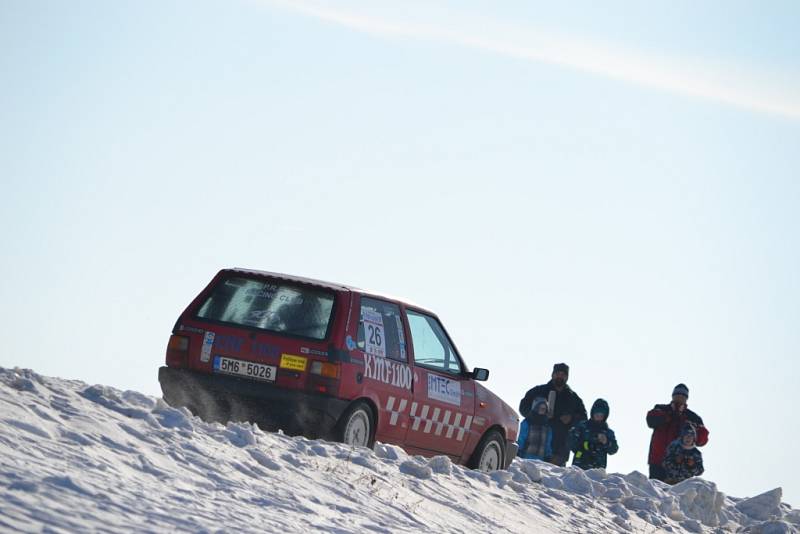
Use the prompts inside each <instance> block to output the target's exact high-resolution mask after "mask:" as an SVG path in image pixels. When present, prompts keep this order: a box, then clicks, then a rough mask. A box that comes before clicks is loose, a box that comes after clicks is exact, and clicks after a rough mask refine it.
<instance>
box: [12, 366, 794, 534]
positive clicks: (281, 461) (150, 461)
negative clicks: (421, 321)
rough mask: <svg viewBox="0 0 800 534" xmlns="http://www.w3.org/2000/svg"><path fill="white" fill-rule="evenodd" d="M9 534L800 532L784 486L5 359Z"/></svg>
mask: <svg viewBox="0 0 800 534" xmlns="http://www.w3.org/2000/svg"><path fill="white" fill-rule="evenodd" d="M0 419H1V420H2V423H0V494H1V495H0V530H3V531H14V532H42V531H48V532H86V531H98V532H121V531H134V530H135V531H150V532H166V531H176V530H177V531H189V532H198V531H209V532H212V531H213V532H216V531H231V532H237V531H242V532H255V531H259V532H265V531H266V532H308V531H323V532H337V533H345V532H353V533H362V532H365V531H373V532H415V533H416V532H420V531H428V532H490V531H491V532H647V533H653V532H749V533H764V534H766V533H780V532H798V528H800V510H793V509H791V508H790V507H789V506H788V505H786V504H782V503H781V490H780V488H777V489H775V490H772V491H770V492H767V493H764V494H762V495H759V496H757V497H753V498H750V499H736V498H733V497H729V496H726V495H724V494H723V493H720V492H719V491H718V490H717V487H716V485H715V484H714V483H713V482H709V481H707V480H703V479H699V478H695V479H690V480H687V481H684V482H682V483H680V484H677V485H675V486H672V487H670V486H667V485H665V484H662V483H661V482H657V481H650V480H648V479H647V477H646V476H644V475H643V474H641V473H639V472H633V473H630V474H628V475H620V474H609V473H606V472H605V471H603V470H600V469H596V470H591V471H581V470H580V469H577V468H572V467H568V468H560V467H556V466H552V465H549V464H545V463H542V462H538V461H535V460H519V459H517V460H515V461H514V462H513V463H512V465H511V467H510V468H509V469H508V470H507V471H496V472H493V473H491V474H485V473H481V472H477V471H472V470H469V469H466V468H463V467H461V466H458V465H453V464H452V463H451V462H450V460H449V459H448V458H447V457H444V456H437V457H435V458H432V459H424V458H421V457H418V456H409V455H407V454H406V453H405V452H403V451H402V450H401V449H400V448H398V447H394V446H391V445H383V444H377V445H376V447H375V450H368V449H351V448H348V447H346V446H344V445H342V444H339V443H330V442H326V441H310V440H307V439H305V438H301V437H289V436H286V435H283V434H281V433H277V434H274V433H267V432H262V431H261V430H260V429H259V428H258V427H255V426H252V425H250V424H234V423H230V424H228V425H227V426H223V425H220V424H218V423H213V424H210V423H205V422H203V421H201V420H200V419H197V418H195V417H193V416H192V415H191V414H190V413H189V412H188V411H186V410H184V409H181V410H178V409H175V408H172V407H170V406H168V405H167V404H165V403H164V402H163V401H162V400H161V399H156V398H153V397H149V396H146V395H142V394H140V393H137V392H133V391H124V392H123V391H119V390H116V389H113V388H110V387H105V386H88V385H86V384H85V383H83V382H79V381H71V380H63V379H59V378H48V377H44V376H40V375H38V374H36V373H34V372H32V371H30V370H27V369H5V368H1V367H0Z"/></svg>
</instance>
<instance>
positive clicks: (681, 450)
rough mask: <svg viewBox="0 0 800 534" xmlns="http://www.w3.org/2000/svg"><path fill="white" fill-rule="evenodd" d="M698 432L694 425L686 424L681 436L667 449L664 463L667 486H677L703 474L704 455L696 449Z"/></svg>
mask: <svg viewBox="0 0 800 534" xmlns="http://www.w3.org/2000/svg"><path fill="white" fill-rule="evenodd" d="M696 437H697V431H696V430H695V428H694V425H693V424H692V423H686V424H685V425H684V426H683V429H681V435H680V437H679V438H678V439H676V440H675V441H673V442H672V443H670V444H669V446H668V447H667V453H666V456H665V457H664V462H663V463H662V464H661V465H662V467H663V468H664V474H665V480H664V482H666V483H667V484H677V483H678V482H681V481H683V480H686V479H687V478H692V477H697V476H700V475H702V474H703V471H704V469H703V454H702V453H701V452H700V451H699V450H698V449H697V447H695V438H696Z"/></svg>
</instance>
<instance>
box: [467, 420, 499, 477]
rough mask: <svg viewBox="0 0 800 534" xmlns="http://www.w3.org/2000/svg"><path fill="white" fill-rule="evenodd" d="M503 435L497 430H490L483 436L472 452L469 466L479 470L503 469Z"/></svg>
mask: <svg viewBox="0 0 800 534" xmlns="http://www.w3.org/2000/svg"><path fill="white" fill-rule="evenodd" d="M503 449H504V447H503V436H502V435H501V434H500V432H498V431H497V430H492V431H490V432H488V433H487V434H486V435H484V436H483V438H482V439H481V441H480V443H478V446H477V447H475V452H474V453H472V461H471V462H470V464H471V465H470V467H472V468H473V469H478V470H479V471H496V470H497V469H503V467H505V463H504V461H503V460H504V458H503V456H504V453H503Z"/></svg>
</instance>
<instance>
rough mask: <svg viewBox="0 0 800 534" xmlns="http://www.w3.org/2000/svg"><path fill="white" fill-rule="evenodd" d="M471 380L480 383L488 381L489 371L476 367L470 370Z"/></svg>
mask: <svg viewBox="0 0 800 534" xmlns="http://www.w3.org/2000/svg"><path fill="white" fill-rule="evenodd" d="M472 378H473V379H474V380H478V381H480V382H485V381H486V380H488V379H489V370H488V369H482V368H480V367H476V368H475V369H473V370H472Z"/></svg>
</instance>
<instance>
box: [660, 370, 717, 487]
mask: <svg viewBox="0 0 800 534" xmlns="http://www.w3.org/2000/svg"><path fill="white" fill-rule="evenodd" d="M688 398H689V388H687V387H686V385H685V384H678V385H677V386H675V389H673V390H672V402H671V403H669V404H656V405H655V407H654V408H653V409H652V410H650V411H649V412H647V426H649V427H650V428H652V429H653V437H651V438H650V456H649V457H648V459H647V463H648V464H650V478H655V479H658V480H662V481H663V480H664V479H666V472H665V471H664V467H663V466H662V465H661V462H663V461H664V456H665V455H666V452H667V446H668V445H669V444H670V443H672V441H673V440H675V439H677V438H678V436H680V433H681V428H683V425H684V424H685V423H686V422H687V421H688V422H690V423H692V424H694V426H695V430H696V431H697V439H696V444H697V446H698V447H702V446H703V445H705V444H706V443H708V429H707V428H706V427H705V426H704V425H703V420H702V419H701V418H700V416H699V415H697V414H696V413H694V412H693V411H691V410H690V409H689V408H687V407H686V401H687V400H688Z"/></svg>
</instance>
